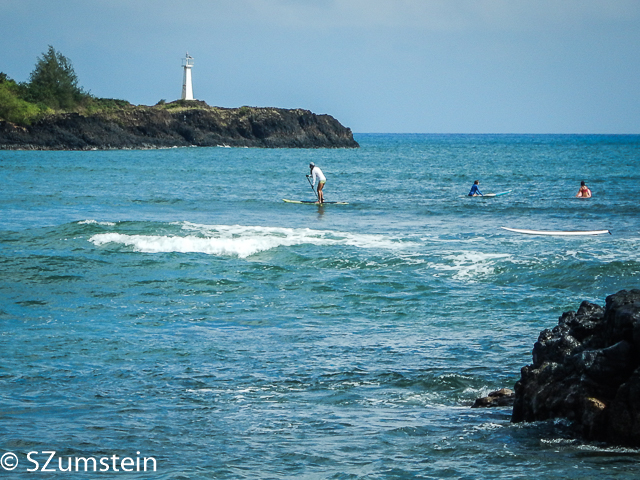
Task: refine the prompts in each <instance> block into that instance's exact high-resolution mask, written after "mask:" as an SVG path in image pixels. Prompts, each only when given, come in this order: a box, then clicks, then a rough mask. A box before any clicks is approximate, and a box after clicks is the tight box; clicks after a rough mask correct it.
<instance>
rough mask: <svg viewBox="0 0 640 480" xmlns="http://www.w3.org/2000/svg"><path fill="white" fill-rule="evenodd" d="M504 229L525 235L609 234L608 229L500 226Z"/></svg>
mask: <svg viewBox="0 0 640 480" xmlns="http://www.w3.org/2000/svg"><path fill="white" fill-rule="evenodd" d="M500 228H503V229H505V230H509V231H510V232H516V233H524V234H527V235H552V236H555V235H560V236H571V235H602V234H603V233H608V234H609V235H611V232H610V231H609V230H525V229H522V228H508V227H500Z"/></svg>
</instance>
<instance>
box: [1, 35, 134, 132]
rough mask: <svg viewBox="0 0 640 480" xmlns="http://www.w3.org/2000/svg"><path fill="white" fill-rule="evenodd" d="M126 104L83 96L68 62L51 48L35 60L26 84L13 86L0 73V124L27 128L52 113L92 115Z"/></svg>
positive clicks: (20, 83) (83, 92) (13, 82)
mask: <svg viewBox="0 0 640 480" xmlns="http://www.w3.org/2000/svg"><path fill="white" fill-rule="evenodd" d="M128 104H129V102H127V101H125V100H115V99H110V98H97V97H95V96H93V95H91V93H89V92H86V91H85V90H84V89H83V88H82V87H80V86H79V85H78V77H77V75H76V73H75V71H74V69H73V65H72V63H71V61H70V60H69V59H68V58H67V57H65V56H64V55H62V54H61V53H60V52H58V51H56V49H55V48H53V46H51V45H49V49H48V51H47V52H45V53H43V54H42V57H38V60H37V62H36V65H35V67H34V69H33V71H32V72H31V74H30V76H29V81H27V82H16V81H15V80H12V79H11V78H9V77H8V76H7V74H6V73H3V72H0V120H5V121H8V122H11V123H15V124H17V125H31V124H32V123H34V122H35V121H37V120H39V119H41V118H43V117H45V116H47V115H51V114H54V113H60V112H87V113H92V112H95V111H97V110H103V109H108V108H117V107H122V106H125V105H128Z"/></svg>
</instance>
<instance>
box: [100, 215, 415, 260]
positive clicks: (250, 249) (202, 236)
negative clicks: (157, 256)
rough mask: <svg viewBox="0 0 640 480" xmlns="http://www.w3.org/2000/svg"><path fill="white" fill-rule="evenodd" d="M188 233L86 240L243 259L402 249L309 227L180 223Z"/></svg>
mask: <svg viewBox="0 0 640 480" xmlns="http://www.w3.org/2000/svg"><path fill="white" fill-rule="evenodd" d="M178 225H181V227H182V230H184V231H186V232H190V233H191V234H189V235H185V236H179V235H126V234H121V233H101V234H97V235H93V236H92V237H91V238H90V239H89V241H90V242H92V243H94V244H95V245H96V246H100V245H104V244H106V243H119V244H122V245H127V246H131V247H133V248H134V250H135V251H138V252H144V253H167V252H178V253H196V252H197V253H205V254H209V255H220V256H237V257H240V258H246V257H248V256H250V255H254V254H256V253H259V252H263V251H266V250H271V249H273V248H277V247H281V246H293V245H303V244H311V245H347V246H352V247H357V248H363V249H376V248H377V249H394V250H396V249H402V248H405V245H406V242H405V243H401V242H399V241H398V240H397V239H393V238H390V237H387V236H384V235H366V234H353V233H344V232H335V231H327V230H312V229H309V228H281V227H261V226H243V225H198V224H193V223H188V222H185V223H180V224H178Z"/></svg>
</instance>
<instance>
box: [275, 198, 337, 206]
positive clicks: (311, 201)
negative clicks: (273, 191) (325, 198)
mask: <svg viewBox="0 0 640 480" xmlns="http://www.w3.org/2000/svg"><path fill="white" fill-rule="evenodd" d="M282 201H283V202H287V203H304V204H307V205H349V204H348V203H347V202H323V203H322V204H321V203H320V202H318V201H317V200H316V201H314V200H289V199H288V198H283V199H282Z"/></svg>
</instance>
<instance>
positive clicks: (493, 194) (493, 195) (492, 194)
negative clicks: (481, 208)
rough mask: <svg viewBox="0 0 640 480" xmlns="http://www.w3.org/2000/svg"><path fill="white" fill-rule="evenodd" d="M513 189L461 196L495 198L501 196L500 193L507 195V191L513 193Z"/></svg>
mask: <svg viewBox="0 0 640 480" xmlns="http://www.w3.org/2000/svg"><path fill="white" fill-rule="evenodd" d="M512 191H513V190H507V191H506V192H500V193H485V194H484V195H475V196H474V195H460V198H465V197H471V198H493V197H499V196H500V195H506V194H507V193H511V192H512Z"/></svg>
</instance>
